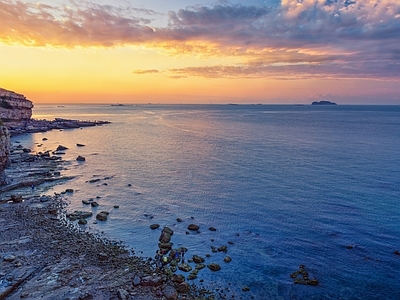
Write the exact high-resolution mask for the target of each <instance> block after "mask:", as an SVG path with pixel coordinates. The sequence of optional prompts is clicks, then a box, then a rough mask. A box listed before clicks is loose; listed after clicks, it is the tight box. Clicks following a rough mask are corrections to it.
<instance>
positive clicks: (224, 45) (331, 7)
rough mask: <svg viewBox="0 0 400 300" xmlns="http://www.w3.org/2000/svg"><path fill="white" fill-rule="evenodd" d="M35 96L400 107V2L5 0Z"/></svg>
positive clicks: (24, 78)
mask: <svg viewBox="0 0 400 300" xmlns="http://www.w3.org/2000/svg"><path fill="white" fill-rule="evenodd" d="M0 87H1V88H5V89H8V90H13V91H15V92H17V93H21V94H24V95H25V96H26V97H27V98H28V99H30V100H32V101H33V102H34V103H266V104H267V103H272V104H293V103H305V104H307V103H311V102H312V101H316V100H330V101H334V102H337V103H338V104H395V105H398V104H400V0H267V1H257V0H254V1H252V0H246V1H244V0H237V1H218V0H217V1H204V0H185V1H183V0H182V1H181V0H168V1H163V0H158V1H156V0H143V1H130V0H113V1H111V0H101V1H99V0H93V1H86V0H82V1H74V0H73V1H70V0H56V1H53V0H44V1H15V0H6V1H1V0H0Z"/></svg>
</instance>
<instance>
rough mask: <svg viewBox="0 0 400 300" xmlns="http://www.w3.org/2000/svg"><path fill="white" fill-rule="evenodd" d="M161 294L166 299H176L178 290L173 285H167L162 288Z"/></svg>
mask: <svg viewBox="0 0 400 300" xmlns="http://www.w3.org/2000/svg"><path fill="white" fill-rule="evenodd" d="M163 294H164V297H165V298H167V300H175V299H178V292H177V291H176V289H175V288H174V287H173V286H170V285H167V286H166V287H165V288H164V289H163Z"/></svg>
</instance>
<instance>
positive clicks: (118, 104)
mask: <svg viewBox="0 0 400 300" xmlns="http://www.w3.org/2000/svg"><path fill="white" fill-rule="evenodd" d="M111 106H124V105H123V104H120V103H118V104H111Z"/></svg>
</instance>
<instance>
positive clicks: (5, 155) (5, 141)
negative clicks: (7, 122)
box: [0, 124, 11, 185]
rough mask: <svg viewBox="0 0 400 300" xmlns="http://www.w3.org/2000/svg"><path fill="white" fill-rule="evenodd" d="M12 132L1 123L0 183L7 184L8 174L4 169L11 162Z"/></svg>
mask: <svg viewBox="0 0 400 300" xmlns="http://www.w3.org/2000/svg"><path fill="white" fill-rule="evenodd" d="M10 147H11V143H10V134H9V133H8V129H7V128H6V127H5V126H4V125H3V124H0V185H4V184H6V174H5V172H4V169H5V168H6V167H7V166H9V164H10V158H9V155H10Z"/></svg>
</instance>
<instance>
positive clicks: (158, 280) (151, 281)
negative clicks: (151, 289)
mask: <svg viewBox="0 0 400 300" xmlns="http://www.w3.org/2000/svg"><path fill="white" fill-rule="evenodd" d="M162 283H163V280H162V277H161V276H158V275H156V276H146V277H143V278H142V285H143V286H159V285H161V284H162Z"/></svg>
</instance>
